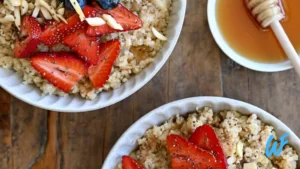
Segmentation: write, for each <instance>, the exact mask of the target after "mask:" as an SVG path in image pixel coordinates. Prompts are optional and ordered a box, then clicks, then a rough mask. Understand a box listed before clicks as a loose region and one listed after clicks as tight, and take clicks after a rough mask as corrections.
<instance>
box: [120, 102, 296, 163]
mask: <svg viewBox="0 0 300 169" xmlns="http://www.w3.org/2000/svg"><path fill="white" fill-rule="evenodd" d="M204 124H209V125H211V126H212V127H213V128H214V130H215V132H216V134H217V136H218V138H219V140H220V142H221V145H222V147H223V150H224V153H225V156H226V158H227V163H228V169H241V168H243V164H244V163H256V165H257V167H258V169H296V165H297V161H298V155H297V153H296V151H295V150H294V149H293V148H292V147H290V146H289V145H286V146H285V147H284V149H283V151H282V152H281V154H280V155H279V156H278V157H275V156H271V157H270V158H267V157H266V155H265V148H266V143H267V141H268V138H269V137H270V136H271V135H273V136H274V138H277V137H276V133H275V132H274V129H273V127H272V126H270V125H267V124H264V123H263V122H262V121H261V120H259V119H258V118H257V116H256V115H255V114H252V115H250V116H246V115H241V114H240V113H239V112H236V111H222V112H219V113H214V112H213V110H212V109H211V108H208V107H206V108H203V109H197V111H196V112H195V113H191V114H189V115H188V117H183V116H179V115H177V116H174V117H172V118H171V119H169V120H168V121H167V122H165V123H164V124H162V125H160V126H154V127H153V128H151V129H149V130H147V131H146V133H145V135H144V136H143V137H142V138H140V139H139V140H137V143H138V147H137V149H136V150H135V151H134V152H132V153H131V154H130V155H131V156H132V157H133V158H135V159H136V160H138V162H140V163H141V164H143V165H144V166H145V167H146V168H147V169H169V168H171V167H170V165H171V161H170V157H169V153H168V150H167V140H166V139H167V136H168V135H169V134H177V135H180V136H183V137H185V138H189V137H190V136H191V134H192V133H193V132H194V131H195V129H196V128H198V127H199V126H202V125H204ZM238 145H242V148H237V147H238ZM238 149H239V150H238ZM116 168H117V169H121V168H122V165H121V164H119V165H118V166H117V167H116Z"/></svg>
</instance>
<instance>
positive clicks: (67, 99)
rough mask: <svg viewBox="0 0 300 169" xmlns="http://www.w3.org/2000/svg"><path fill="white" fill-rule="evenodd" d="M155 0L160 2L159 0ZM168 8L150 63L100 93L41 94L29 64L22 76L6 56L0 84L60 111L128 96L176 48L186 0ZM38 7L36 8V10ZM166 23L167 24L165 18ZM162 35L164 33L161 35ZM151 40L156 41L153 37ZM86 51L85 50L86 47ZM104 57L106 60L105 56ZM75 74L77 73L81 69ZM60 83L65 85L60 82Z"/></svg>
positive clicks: (94, 106) (23, 97)
mask: <svg viewBox="0 0 300 169" xmlns="http://www.w3.org/2000/svg"><path fill="white" fill-rule="evenodd" d="M4 2H7V1H4ZM121 2H122V1H121ZM124 2H126V4H127V5H128V3H127V2H129V1H126V0H124ZM157 3H159V1H158V2H157ZM43 4H44V3H43ZM0 5H1V4H0ZM31 5H32V4H31ZM38 5H39V4H38ZM51 5H52V4H51ZM120 6H121V5H120ZM118 7H119V6H118ZM141 8H142V6H141ZM50 9H51V8H50ZM99 10H100V9H99ZM168 10H170V14H169V22H168V26H167V28H166V30H165V31H164V34H165V36H166V38H167V40H165V41H164V43H162V44H163V45H162V46H160V47H161V49H160V50H158V51H157V53H156V54H155V57H153V59H152V58H151V59H152V60H151V63H150V64H149V65H148V66H144V67H143V68H142V70H141V71H138V73H134V74H133V73H132V75H130V78H126V79H123V80H122V81H121V82H119V84H117V85H116V86H115V87H110V89H108V90H104V91H103V90H102V88H99V90H98V89H97V90H98V91H99V93H96V92H90V94H91V95H93V98H92V99H89V98H88V92H87V94H85V98H83V96H82V95H81V94H72V93H71V94H70V95H68V94H67V95H65V94H64V93H63V92H62V91H59V90H57V89H54V90H55V91H58V94H56V93H55V94H51V92H50V94H49V93H46V94H44V93H43V92H44V91H45V90H42V89H41V86H38V87H36V86H37V85H31V84H35V81H36V79H35V78H36V77H30V78H28V76H31V75H30V74H31V73H32V71H31V70H32V67H31V68H30V69H31V70H29V73H28V74H27V77H25V76H24V74H22V72H18V71H14V70H13V69H16V65H14V66H11V64H13V63H12V61H6V62H5V57H4V58H2V59H1V58H0V60H1V61H0V62H1V63H0V64H1V68H0V86H1V87H2V88H3V89H5V90H6V91H7V92H9V93H10V94H11V95H13V96H15V97H16V98H18V99H20V100H22V101H24V102H26V103H29V104H31V105H33V106H36V107H39V108H43V109H47V110H53V111H59V112H86V111H92V110H96V109H101V108H104V107H107V106H110V105H112V104H115V103H117V102H119V101H121V100H123V99H125V98H127V97H129V96H130V95H132V94H133V93H135V92H136V91H137V90H139V89H140V88H142V87H143V86H144V85H145V84H146V83H147V82H148V81H150V80H151V79H152V78H153V77H154V76H155V74H156V73H157V72H158V71H159V70H160V69H161V68H162V67H163V65H164V64H165V62H166V61H167V60H168V58H169V56H170V55H171V53H172V51H173V49H174V48H175V45H176V43H177V40H178V38H179V35H180V32H181V29H182V26H183V21H184V18H185V10H186V0H173V1H172V7H171V8H170V9H167V11H168ZM37 11H39V10H37ZM60 11H63V10H60ZM120 11H121V10H120ZM123 11H125V12H126V10H122V11H121V12H123ZM48 13H49V12H48ZM43 14H45V11H43ZM46 14H47V11H46ZM51 14H52V13H51ZM9 16H11V15H9ZM79 16H80V15H79ZM103 16H104V15H103ZM50 17H51V16H50ZM6 18H9V17H6ZM129 18H130V17H129ZM144 19H147V18H144ZM98 20H99V18H98ZM100 20H101V19H100ZM1 21H3V20H1ZM37 21H38V20H37ZM61 23H62V22H61ZM89 24H90V23H89ZM165 24H167V22H166V23H165ZM144 25H145V24H144ZM0 26H1V23H0ZM89 26H91V25H89ZM104 26H106V25H104ZM150 26H151V25H149V29H150ZM50 28H51V27H50ZM147 29H148V28H147ZM152 29H153V26H152ZM164 29H165V28H164ZM150 30H151V29H150ZM153 34H154V31H153ZM154 35H155V34H154ZM109 36H111V37H109V38H111V39H115V38H116V35H109ZM122 36H123V35H122ZM156 37H157V36H156ZM51 38H52V37H51V36H50V38H48V39H47V38H44V39H45V41H46V42H47V43H50V40H51ZM54 38H55V37H54ZM163 38H165V37H163ZM111 39H108V40H111ZM124 39H126V38H125V37H123V42H121V43H122V44H125V43H124ZM145 39H146V38H145ZM48 40H49V41H48ZM101 40H102V39H101ZM111 41H113V40H111ZM120 41H121V40H120ZM153 41H155V39H154V40H153ZM150 42H151V41H150ZM64 43H65V42H64ZM71 43H72V42H71ZM101 43H102V42H101ZM99 44H100V43H99ZM91 45H92V43H91ZM75 46H76V45H75ZM0 47H1V45H0ZM98 47H99V46H98ZM49 48H50V47H49ZM72 49H73V48H72ZM83 50H84V49H83ZM5 51H6V50H4V52H5ZM50 51H51V50H50ZM119 51H120V50H119ZM42 52H43V51H42ZM58 52H60V51H58ZM85 52H87V50H86V51H85ZM121 52H124V50H123V49H121ZM104 53H105V52H104ZM0 56H1V57H2V56H3V55H2V53H1V52H0ZM4 56H5V53H4ZM78 56H80V55H78ZM32 58H33V57H31V62H29V61H26V64H27V65H28V64H30V63H31V64H33V61H32ZM48 58H49V57H48ZM26 59H27V58H26ZM77 60H79V59H77ZM83 60H84V59H83ZM103 60H104V61H106V59H105V58H104V59H103ZM13 61H14V60H13ZM20 62H21V64H18V65H19V66H18V65H17V67H18V68H17V69H19V70H20V69H21V68H20V65H22V64H23V63H22V59H21V61H20ZM99 62H100V61H99ZM128 62H129V61H128ZM52 63H53V64H55V63H56V62H52ZM120 63H121V61H120ZM47 64H48V63H47ZM50 64H51V63H50ZM8 65H10V66H11V69H6V68H7V67H8ZM23 65H24V64H23ZM125 66H126V65H125ZM3 67H5V68H3ZM34 68H35V67H34ZM24 69H26V70H28V69H27V68H26V67H25V68H24V67H23V68H22V69H21V71H23V70H24ZM112 71H114V68H113V69H112ZM34 72H36V71H35V70H34ZM73 72H74V71H73ZM75 72H76V71H75ZM39 73H40V75H43V73H41V72H39ZM49 74H50V73H49ZM52 74H53V73H52ZM78 74H79V75H80V72H79V73H78ZM119 74H121V72H119ZM108 75H109V74H108ZM112 75H113V72H112V73H111V74H110V76H112ZM37 78H38V79H40V80H38V81H39V83H40V82H43V81H45V79H41V77H37ZM24 80H27V81H28V80H29V81H30V83H31V84H30V83H28V82H26V83H24V82H25V81H24ZM47 80H48V79H47ZM108 81H109V80H107V82H108ZM32 82H33V83H32ZM49 85H50V86H52V84H49ZM49 85H48V84H47V85H46V86H48V87H49ZM61 86H62V85H61ZM56 87H57V86H56ZM62 87H64V86H62ZM51 88H52V87H51ZM73 88H74V87H73ZM78 89H80V88H78V87H77V90H78ZM47 90H48V89H46V91H47ZM51 90H52V89H50V91H51ZM72 90H73V89H72ZM100 90H101V91H100ZM48 91H49V90H48ZM93 91H95V90H94V89H93ZM98 91H97V92H98ZM52 93H53V92H52ZM60 93H63V94H61V95H60Z"/></svg>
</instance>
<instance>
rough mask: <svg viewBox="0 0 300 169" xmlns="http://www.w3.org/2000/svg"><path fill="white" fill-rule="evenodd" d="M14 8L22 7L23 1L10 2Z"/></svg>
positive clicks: (13, 0)
mask: <svg viewBox="0 0 300 169" xmlns="http://www.w3.org/2000/svg"><path fill="white" fill-rule="evenodd" d="M9 2H10V4H12V6H21V0H9Z"/></svg>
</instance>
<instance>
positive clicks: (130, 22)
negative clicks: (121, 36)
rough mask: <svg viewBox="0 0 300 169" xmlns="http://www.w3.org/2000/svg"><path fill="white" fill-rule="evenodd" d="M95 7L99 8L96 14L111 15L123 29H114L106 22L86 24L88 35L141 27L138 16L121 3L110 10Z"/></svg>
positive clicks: (141, 23)
mask: <svg viewBox="0 0 300 169" xmlns="http://www.w3.org/2000/svg"><path fill="white" fill-rule="evenodd" d="M97 9H98V10H99V12H98V14H97V15H102V14H109V15H111V16H112V17H113V18H114V19H115V20H116V21H117V22H118V23H119V24H121V25H122V27H123V29H124V30H122V31H120V30H115V29H113V28H111V27H110V26H108V25H107V24H105V25H102V26H96V27H93V26H88V29H87V32H86V33H87V35H89V36H101V35H103V34H109V33H114V32H125V31H130V30H136V29H139V28H141V27H143V22H142V20H141V19H140V18H139V17H138V16H136V15H134V14H133V13H132V12H131V11H129V10H128V9H127V8H126V7H124V6H123V5H122V4H119V5H118V7H116V8H114V9H112V10H103V9H101V8H97Z"/></svg>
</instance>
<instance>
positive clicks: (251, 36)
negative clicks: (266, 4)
mask: <svg viewBox="0 0 300 169" xmlns="http://www.w3.org/2000/svg"><path fill="white" fill-rule="evenodd" d="M282 7H283V8H284V11H285V15H286V17H285V19H284V20H283V21H282V26H283V28H284V30H285V31H286V33H287V35H288V37H289V38H290V40H291V42H292V44H293V45H294V47H295V49H296V51H297V52H298V54H300V20H299V18H300V12H298V10H299V9H300V1H299V0H282ZM207 14H208V21H209V26H210V29H211V32H212V34H213V37H214V38H215V40H216V42H217V44H218V45H219V46H220V48H221V49H222V50H223V52H224V53H225V54H226V55H227V56H229V57H230V58H231V59H232V60H234V61H235V62H237V63H238V64H240V65H242V66H244V67H247V68H249V69H252V70H256V71H262V72H278V71H283V70H287V69H291V68H292V66H291V63H290V61H288V58H287V56H286V55H285V53H284V51H283V50H282V48H281V46H280V44H279V42H278V41H277V39H276V37H275V35H274V34H273V32H272V31H271V30H269V29H262V28H261V27H260V26H259V25H258V24H256V23H255V21H254V20H253V18H252V16H251V14H249V12H248V10H247V8H246V7H245V2H244V1H243V0H208V9H207Z"/></svg>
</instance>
